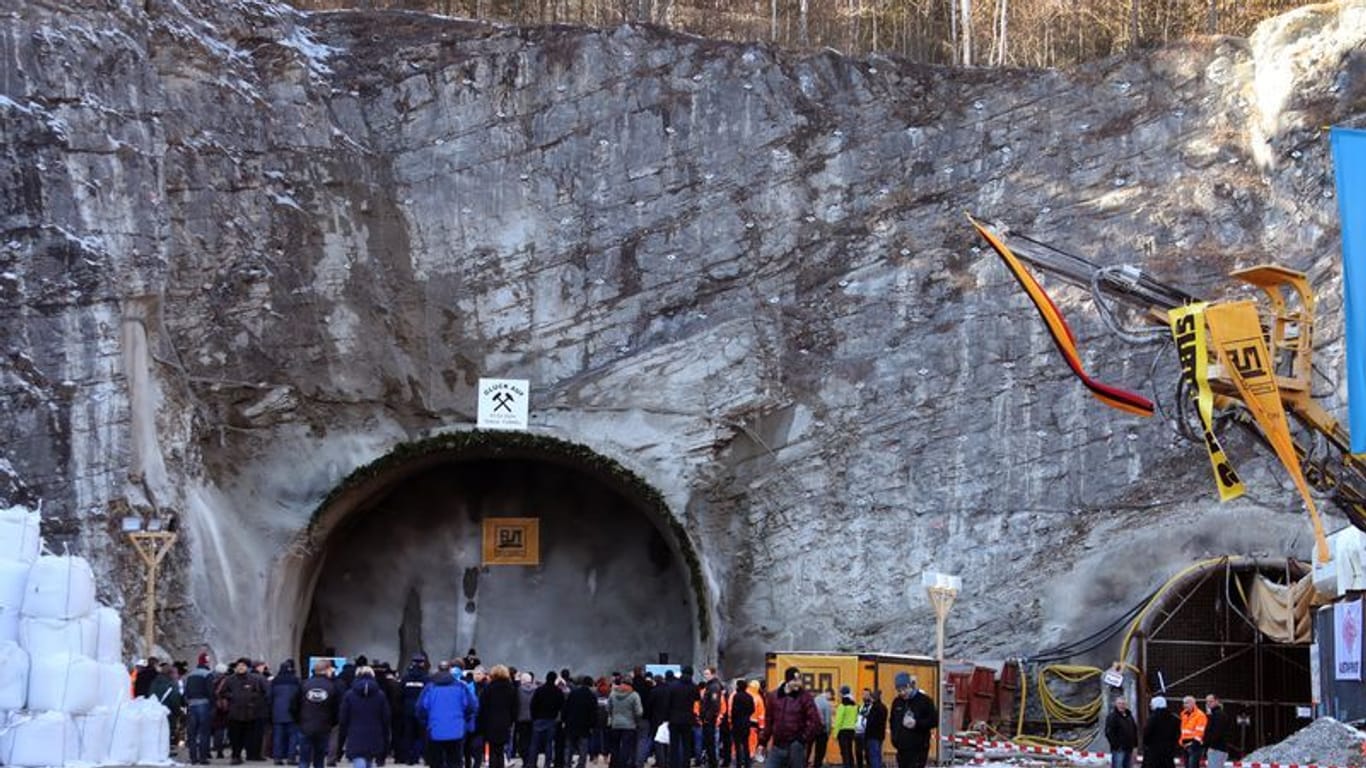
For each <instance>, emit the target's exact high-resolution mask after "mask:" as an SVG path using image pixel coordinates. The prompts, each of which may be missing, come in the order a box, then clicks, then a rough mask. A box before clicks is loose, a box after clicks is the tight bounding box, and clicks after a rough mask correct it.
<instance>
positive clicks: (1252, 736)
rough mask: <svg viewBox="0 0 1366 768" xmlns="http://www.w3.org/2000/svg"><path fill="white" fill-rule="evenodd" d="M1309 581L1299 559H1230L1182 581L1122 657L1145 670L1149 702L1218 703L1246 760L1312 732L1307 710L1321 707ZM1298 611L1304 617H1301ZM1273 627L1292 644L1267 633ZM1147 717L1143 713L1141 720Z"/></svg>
mask: <svg viewBox="0 0 1366 768" xmlns="http://www.w3.org/2000/svg"><path fill="white" fill-rule="evenodd" d="M1307 574H1308V568H1307V567H1306V566H1305V565H1304V564H1303V563H1300V562H1298V561H1296V560H1287V559H1259V558H1254V557H1240V556H1228V557H1220V558H1215V559H1211V560H1206V561H1202V562H1199V563H1196V564H1193V565H1191V566H1189V567H1187V568H1186V569H1185V570H1183V571H1181V572H1180V573H1178V574H1176V575H1175V576H1173V577H1172V578H1171V580H1169V581H1168V582H1167V583H1166V584H1165V585H1163V586H1162V587H1161V588H1160V589H1159V590H1158V591H1157V593H1156V594H1154V595H1153V597H1152V598H1151V599H1150V600H1149V602H1148V604H1147V605H1146V606H1144V608H1143V610H1142V611H1141V612H1140V613H1139V614H1138V616H1137V617H1136V618H1135V619H1134V622H1133V625H1132V629H1131V631H1130V635H1129V638H1127V639H1126V642H1125V652H1124V654H1123V657H1124V658H1125V660H1126V661H1127V662H1128V663H1129V664H1131V665H1132V666H1133V668H1135V669H1137V670H1138V671H1139V676H1138V683H1139V689H1138V695H1139V698H1140V700H1141V701H1143V702H1147V701H1149V699H1150V698H1151V697H1152V696H1155V695H1157V694H1158V693H1163V692H1165V694H1166V696H1167V699H1168V701H1169V706H1173V707H1179V706H1180V698H1181V697H1182V696H1186V695H1190V696H1195V697H1196V699H1197V700H1200V701H1202V702H1203V700H1204V697H1205V694H1208V693H1213V694H1215V695H1217V696H1219V697H1220V699H1221V701H1222V703H1223V707H1224V711H1225V714H1226V715H1227V716H1228V717H1229V721H1230V723H1231V725H1230V731H1229V734H1228V743H1229V747H1230V749H1231V751H1232V755H1234V756H1238V757H1241V756H1242V755H1244V754H1246V753H1248V752H1251V751H1252V750H1255V749H1258V748H1260V747H1263V746H1265V745H1267V744H1274V743H1276V742H1279V741H1281V740H1282V739H1284V738H1285V737H1286V736H1288V735H1290V734H1291V733H1293V732H1294V731H1296V730H1298V729H1299V728H1300V727H1301V726H1302V725H1304V723H1305V721H1304V720H1303V719H1301V718H1300V717H1299V714H1298V713H1299V710H1300V708H1302V707H1309V706H1310V705H1311V699H1312V691H1311V682H1310V659H1309V656H1310V650H1309V649H1310V639H1309V637H1308V635H1307V632H1308V629H1309V627H1308V622H1309V609H1308V598H1309V595H1310V594H1312V587H1310V588H1309V589H1308V590H1307V591H1306V592H1304V593H1302V594H1300V595H1299V597H1293V595H1294V594H1296V593H1295V592H1294V589H1293V588H1292V587H1293V585H1296V584H1301V583H1302V582H1301V580H1302V579H1304V577H1305V576H1306V575H1307ZM1259 580H1260V581H1261V584H1260V585H1258V584H1257V583H1256V582H1258V581H1259ZM1305 586H1308V585H1305ZM1259 590H1261V591H1263V592H1264V593H1275V594H1276V596H1278V597H1280V598H1282V599H1283V600H1284V601H1285V605H1284V606H1281V607H1284V608H1285V610H1286V611H1291V612H1292V613H1293V616H1292V615H1282V614H1281V613H1280V610H1279V608H1278V609H1277V610H1275V611H1270V610H1267V609H1266V608H1265V606H1266V605H1268V603H1266V602H1263V601H1262V600H1261V599H1259V598H1258V594H1257V593H1258V591H1259ZM1282 593H1284V594H1282ZM1294 604H1299V605H1301V608H1300V609H1299V610H1297V611H1292V609H1290V608H1289V607H1288V606H1290V605H1294ZM1301 614H1302V615H1301ZM1273 627H1274V628H1275V629H1276V630H1278V634H1279V632H1281V631H1283V632H1285V633H1286V636H1279V637H1277V636H1273V635H1271V634H1268V629H1270V628H1273ZM1147 711H1148V707H1147V706H1146V705H1145V706H1142V707H1139V717H1140V720H1146V715H1147Z"/></svg>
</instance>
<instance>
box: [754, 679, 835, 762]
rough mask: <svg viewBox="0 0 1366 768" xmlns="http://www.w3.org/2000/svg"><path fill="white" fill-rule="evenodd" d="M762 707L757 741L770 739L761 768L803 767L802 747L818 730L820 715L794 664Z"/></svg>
mask: <svg viewBox="0 0 1366 768" xmlns="http://www.w3.org/2000/svg"><path fill="white" fill-rule="evenodd" d="M765 708H766V710H767V714H766V716H765V718H764V727H763V730H761V731H760V732H759V743H760V744H767V743H769V742H772V743H771V745H770V747H769V750H768V760H767V762H766V763H765V768H805V766H806V749H807V747H809V746H811V744H812V743H813V742H814V741H815V739H816V737H817V734H819V733H820V732H821V715H820V712H818V711H817V710H816V700H815V699H813V698H812V697H811V692H810V691H807V690H806V689H804V688H803V687H802V678H801V675H800V674H799V673H798V671H797V668H796V667H788V668H787V670H786V671H785V672H784V673H783V684H782V685H781V686H779V687H778V690H776V691H770V692H769V694H768V698H767V700H766V703H765Z"/></svg>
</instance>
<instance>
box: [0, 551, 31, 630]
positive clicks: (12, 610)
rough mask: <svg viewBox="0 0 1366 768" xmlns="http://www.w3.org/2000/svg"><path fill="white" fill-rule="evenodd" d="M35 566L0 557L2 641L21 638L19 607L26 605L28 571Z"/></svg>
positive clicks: (0, 627) (0, 628)
mask: <svg viewBox="0 0 1366 768" xmlns="http://www.w3.org/2000/svg"><path fill="white" fill-rule="evenodd" d="M32 567H33V566H31V565H29V564H28V563H24V562H20V561H18V560H6V559H3V558H0V642H4V641H6V640H14V641H16V642H17V641H18V640H19V609H20V608H22V607H23V605H24V590H25V589H27V588H28V572H29V569H30V568H32Z"/></svg>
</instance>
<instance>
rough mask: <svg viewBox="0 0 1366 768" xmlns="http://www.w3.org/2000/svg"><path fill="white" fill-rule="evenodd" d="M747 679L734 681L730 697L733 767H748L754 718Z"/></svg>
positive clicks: (752, 701)
mask: <svg viewBox="0 0 1366 768" xmlns="http://www.w3.org/2000/svg"><path fill="white" fill-rule="evenodd" d="M748 686H749V681H747V680H745V679H744V678H741V679H739V680H736V681H735V693H733V694H731V697H730V741H731V743H732V744H733V745H734V746H735V768H750V754H749V730H750V728H751V727H752V725H753V720H754V697H753V696H750V695H749V689H748Z"/></svg>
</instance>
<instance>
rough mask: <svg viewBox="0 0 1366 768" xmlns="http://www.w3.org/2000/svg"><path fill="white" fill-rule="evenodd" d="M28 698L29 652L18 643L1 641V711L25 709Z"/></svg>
mask: <svg viewBox="0 0 1366 768" xmlns="http://www.w3.org/2000/svg"><path fill="white" fill-rule="evenodd" d="M27 699H28V653H26V652H25V651H24V649H23V648H20V647H19V644H18V643H13V642H3V643H0V712H3V711H4V710H7V709H23V708H24V702H25V701H26V700H27Z"/></svg>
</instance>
